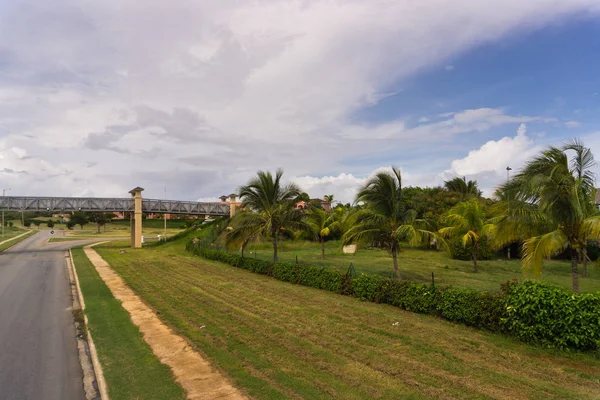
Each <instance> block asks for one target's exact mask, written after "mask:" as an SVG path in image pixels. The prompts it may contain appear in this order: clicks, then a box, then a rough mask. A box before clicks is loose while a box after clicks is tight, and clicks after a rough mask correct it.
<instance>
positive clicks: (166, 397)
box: [72, 247, 185, 400]
mask: <svg viewBox="0 0 600 400" xmlns="http://www.w3.org/2000/svg"><path fill="white" fill-rule="evenodd" d="M72 253H73V261H74V263H75V266H76V269H77V276H78V277H79V283H80V286H81V291H82V293H83V297H84V299H85V306H86V308H85V314H86V315H87V317H88V328H89V330H90V333H91V335H92V338H93V339H94V344H95V345H96V349H97V351H98V357H99V359H100V363H101V364H102V369H103V372H104V377H105V379H106V383H107V386H108V391H109V396H110V398H111V399H112V400H177V399H185V393H184V391H183V389H182V388H181V386H179V385H178V384H177V383H175V381H174V377H173V374H172V373H171V370H170V369H169V367H168V366H166V365H164V364H162V363H161V362H160V361H159V360H158V358H156V356H155V355H154V354H153V353H152V350H151V349H150V347H149V346H148V345H147V344H146V342H145V341H144V340H143V338H142V335H141V333H140V332H139V330H138V328H137V327H136V326H135V325H133V323H132V322H131V319H130V318H129V314H128V313H127V311H126V310H125V309H123V307H121V303H120V302H119V301H118V300H116V299H115V298H114V297H113V296H112V294H111V292H110V290H109V289H108V287H107V286H106V285H105V284H104V281H103V280H102V278H100V276H99V275H98V273H97V272H96V269H95V268H94V266H93V265H92V264H91V263H90V261H89V260H88V258H87V257H86V255H85V253H84V252H83V250H82V249H81V247H79V248H75V249H73V250H72Z"/></svg>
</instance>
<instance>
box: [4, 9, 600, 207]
mask: <svg viewBox="0 0 600 400" xmlns="http://www.w3.org/2000/svg"><path fill="white" fill-rule="evenodd" d="M598 65H600V2H599V1H598V0H569V1H562V0H561V1H559V0H527V1H523V0H501V1H491V0H489V1H488V0H454V1H452V2H450V1H447V0H420V1H418V2H417V1H412V0H345V1H342V0H318V1H310V0H304V1H302V0H293V1H283V0H281V1H280V0H253V1H249V0H215V1H198V0H193V1H192V0H186V1H180V0H170V1H167V0H145V1H143V2H141V1H139V0H104V1H101V2H99V1H90V0H52V1H46V2H41V1H33V0H31V1H27V0H0V189H4V188H11V190H10V191H9V192H7V195H13V196H96V197H127V196H128V194H127V192H128V191H129V190H130V189H132V188H134V187H136V186H141V187H143V188H145V192H144V197H147V198H163V197H164V196H165V188H166V191H167V197H168V198H170V199H179V200H201V201H208V200H214V199H215V198H217V197H218V196H220V195H223V194H229V193H232V192H235V191H236V190H237V189H238V188H239V186H241V185H243V184H245V183H247V182H248V180H249V179H250V178H252V177H253V176H254V175H255V174H256V172H257V171H258V170H269V171H275V170H276V169H277V168H282V169H283V170H284V178H285V179H286V181H293V182H295V183H297V184H299V185H300V186H301V187H302V189H303V190H305V191H307V192H308V193H309V194H310V195H311V197H322V196H323V195H325V194H334V196H335V198H336V199H337V200H339V201H342V202H352V201H353V200H354V196H355V194H356V191H357V188H358V187H360V185H361V184H364V182H365V181H366V180H367V179H368V178H369V176H371V175H372V174H373V173H374V172H377V171H379V170H381V169H382V168H388V167H389V166H390V165H394V166H397V167H399V168H400V169H401V171H402V175H403V185H404V186H436V185H440V184H443V182H444V181H445V180H449V179H452V178H454V177H457V176H458V177H465V178H466V179H475V180H477V181H478V182H479V186H480V188H482V189H483V191H484V194H486V195H488V196H491V195H492V193H493V191H494V188H495V187H497V186H498V185H499V184H501V183H502V182H503V181H504V180H505V179H506V167H507V166H510V167H511V168H512V171H511V173H514V172H517V171H518V170H519V168H520V167H522V166H523V165H524V163H525V162H526V161H527V160H528V159H530V158H531V157H533V156H535V155H536V154H538V153H539V152H540V151H541V150H542V149H544V148H545V147H547V146H549V145H561V144H562V143H563V142H564V141H565V140H568V139H571V138H575V137H577V138H580V139H582V140H583V141H584V143H585V144H586V145H587V146H589V147H591V148H592V150H593V151H594V153H595V154H596V155H597V157H599V158H600V74H598ZM596 171H597V172H600V170H598V169H597V170H596Z"/></svg>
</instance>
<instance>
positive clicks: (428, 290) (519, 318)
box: [186, 241, 600, 350]
mask: <svg viewBox="0 0 600 400" xmlns="http://www.w3.org/2000/svg"><path fill="white" fill-rule="evenodd" d="M186 249H187V250H188V251H190V252H192V253H194V254H196V255H199V256H201V257H204V258H206V259H209V260H215V261H220V262H223V263H226V264H229V265H232V266H234V267H238V268H243V269H247V270H249V271H252V272H255V273H259V274H262V275H267V276H271V277H273V278H275V279H278V280H280V281H284V282H290V283H295V284H299V285H304V286H309V287H313V288H318V289H324V290H329V291H331V292H335V293H339V294H344V295H349V296H354V297H357V298H359V299H361V300H366V301H372V302H376V303H383V304H390V305H393V306H396V307H399V308H402V309H404V310H408V311H412V312H417V313H422V314H430V315H437V316H439V317H442V318H444V319H447V320H449V321H452V322H456V323H460V324H464V325H467V326H472V327H475V328H480V329H486V330H489V331H493V332H504V333H508V334H510V335H513V336H516V337H517V338H519V339H520V340H523V341H525V342H529V343H534V344H538V345H543V346H547V347H557V348H561V349H578V350H598V349H600V293H597V294H573V293H569V292H567V291H566V290H564V289H562V288H558V287H555V286H551V285H547V284H542V283H534V282H525V283H523V284H521V285H518V284H517V283H516V281H513V282H508V283H506V284H504V285H502V290H501V291H500V292H498V293H488V292H480V291H476V290H472V289H461V288H454V287H440V286H433V285H430V284H421V283H415V282H410V281H398V280H395V279H389V278H383V277H380V276H376V275H365V274H361V275H359V276H355V277H352V276H350V275H348V274H343V273H340V272H338V271H336V270H333V269H331V268H324V267H314V266H305V265H297V264H293V263H283V262H277V263H270V262H268V261H263V260H257V259H253V258H244V257H241V256H239V255H236V254H229V253H226V252H223V251H219V250H214V249H209V248H205V247H201V246H198V245H197V244H195V243H193V242H192V241H190V242H189V243H188V244H187V247H186Z"/></svg>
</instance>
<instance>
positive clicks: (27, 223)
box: [23, 221, 31, 228]
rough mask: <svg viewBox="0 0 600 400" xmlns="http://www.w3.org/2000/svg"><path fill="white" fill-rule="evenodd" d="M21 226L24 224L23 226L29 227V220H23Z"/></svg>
mask: <svg viewBox="0 0 600 400" xmlns="http://www.w3.org/2000/svg"><path fill="white" fill-rule="evenodd" d="M23 226H24V227H25V228H29V227H30V226H31V221H24V222H23Z"/></svg>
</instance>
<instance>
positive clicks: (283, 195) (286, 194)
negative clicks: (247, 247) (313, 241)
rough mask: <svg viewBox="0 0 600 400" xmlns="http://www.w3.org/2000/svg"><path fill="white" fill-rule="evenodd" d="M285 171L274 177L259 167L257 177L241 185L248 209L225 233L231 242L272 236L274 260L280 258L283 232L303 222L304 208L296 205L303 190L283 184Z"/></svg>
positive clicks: (241, 195) (241, 193)
mask: <svg viewBox="0 0 600 400" xmlns="http://www.w3.org/2000/svg"><path fill="white" fill-rule="evenodd" d="M282 175H283V170H281V169H278V170H277V172H276V174H275V176H274V177H273V175H272V174H271V173H270V172H263V171H258V173H257V176H256V177H254V178H252V179H251V180H250V181H249V182H248V184H247V185H244V186H242V187H240V189H239V195H240V198H241V200H242V208H245V209H247V210H248V211H245V212H241V213H239V214H237V215H236V216H235V217H234V218H233V220H232V221H231V228H232V229H231V230H229V231H228V232H227V233H226V234H225V240H226V241H227V243H228V244H229V243H237V242H240V241H241V242H242V243H248V241H249V240H253V239H258V238H260V237H269V238H270V239H271V242H272V244H273V261H275V262H276V261H278V256H277V244H278V238H279V235H280V234H281V232H282V231H283V230H285V229H289V228H291V229H298V228H301V227H302V226H303V223H302V220H301V217H302V212H301V211H299V210H296V209H295V208H294V206H295V204H296V202H297V201H298V199H299V198H300V196H301V195H302V192H301V190H300V188H299V187H298V186H296V185H295V184H288V185H283V184H282V183H281V176H282Z"/></svg>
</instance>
